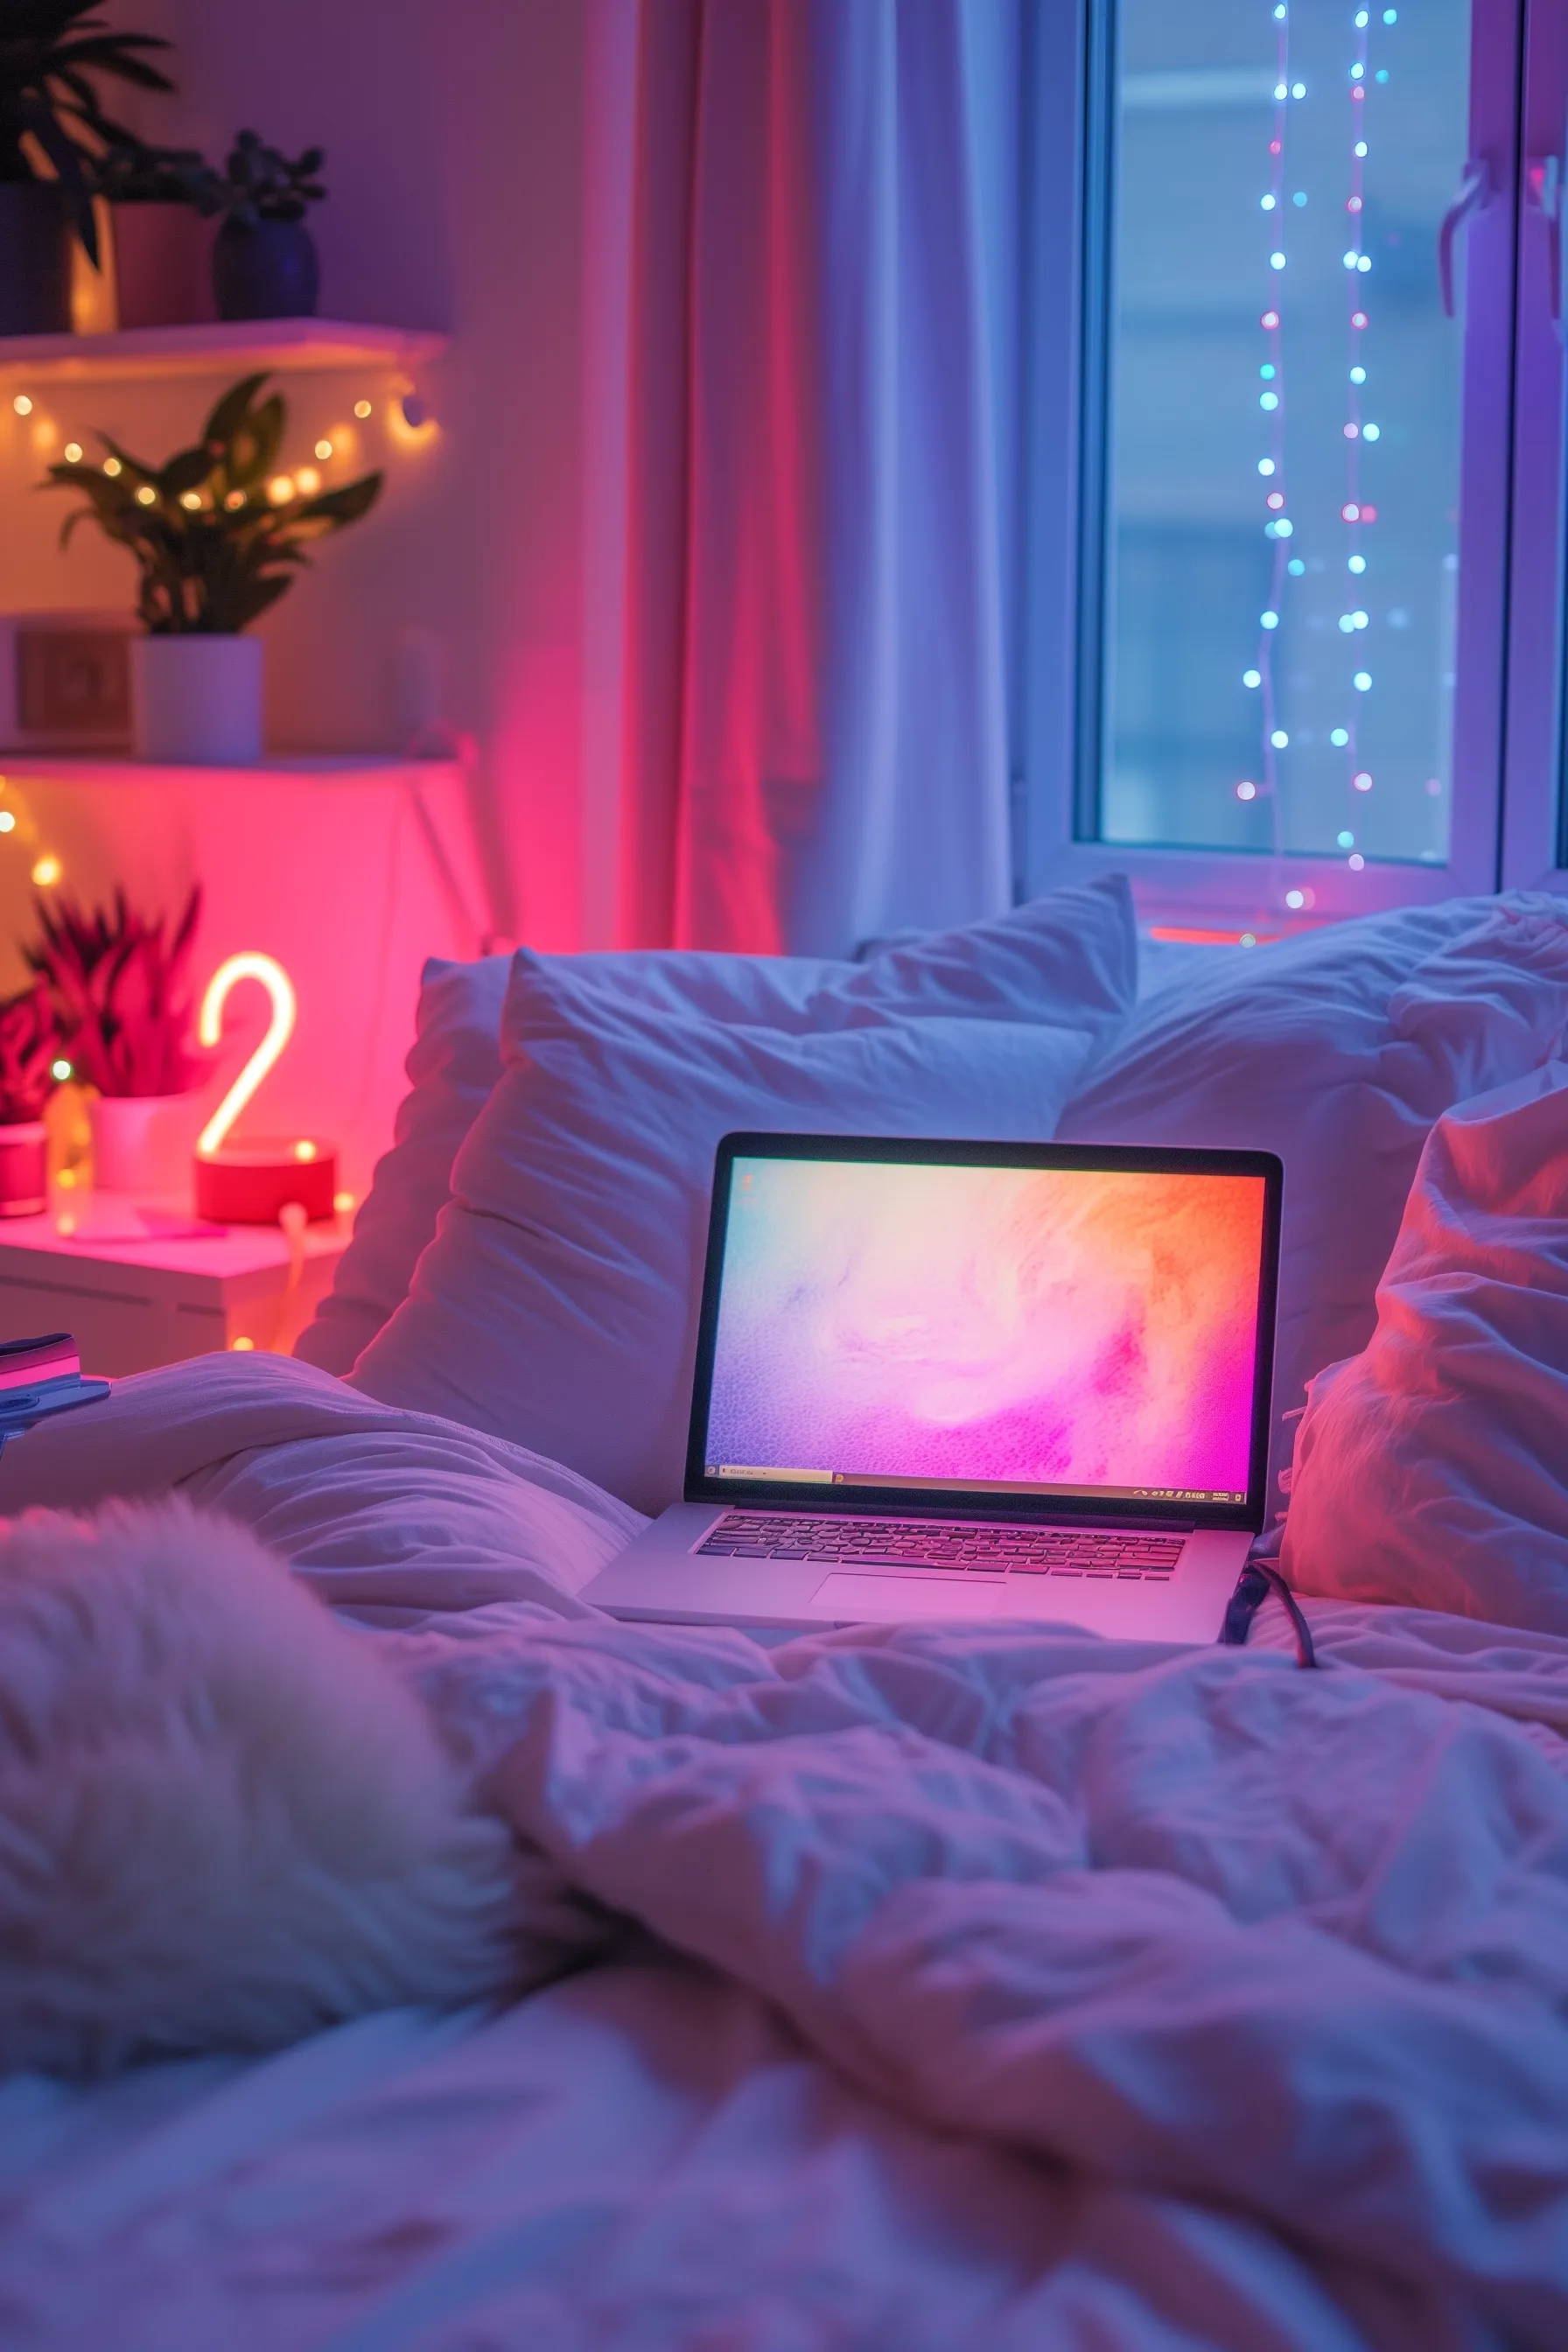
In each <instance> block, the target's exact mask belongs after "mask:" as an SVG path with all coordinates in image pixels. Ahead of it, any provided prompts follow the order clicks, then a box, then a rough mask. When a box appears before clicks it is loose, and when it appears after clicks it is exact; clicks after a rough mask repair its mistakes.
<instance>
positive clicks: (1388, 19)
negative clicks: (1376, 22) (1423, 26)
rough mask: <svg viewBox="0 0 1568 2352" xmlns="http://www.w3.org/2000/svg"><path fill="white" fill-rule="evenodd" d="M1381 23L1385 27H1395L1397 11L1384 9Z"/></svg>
mask: <svg viewBox="0 0 1568 2352" xmlns="http://www.w3.org/2000/svg"><path fill="white" fill-rule="evenodd" d="M1383 21H1384V24H1385V25H1397V24H1398V22H1399V11H1398V9H1397V8H1385V9H1384V12H1383Z"/></svg>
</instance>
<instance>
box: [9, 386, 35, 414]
mask: <svg viewBox="0 0 1568 2352" xmlns="http://www.w3.org/2000/svg"><path fill="white" fill-rule="evenodd" d="M11 405H12V407H13V408H14V409H15V410H16V414H17V415H18V416H31V415H32V413H33V404H32V402H31V401H30V400H29V399H28V397H27V395H26V393H25V392H19V393H18V394H16V398H15V400H13V402H12V403H11Z"/></svg>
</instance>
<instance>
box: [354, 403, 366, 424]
mask: <svg viewBox="0 0 1568 2352" xmlns="http://www.w3.org/2000/svg"><path fill="white" fill-rule="evenodd" d="M354 415H356V416H357V417H359V418H360V420H361V421H362V423H363V419H364V418H365V417H367V416H368V415H370V403H369V401H368V400H356V401H355V403H354Z"/></svg>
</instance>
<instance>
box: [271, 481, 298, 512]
mask: <svg viewBox="0 0 1568 2352" xmlns="http://www.w3.org/2000/svg"><path fill="white" fill-rule="evenodd" d="M267 495H268V498H269V499H271V501H272V503H273V505H274V506H275V507H286V506H287V505H288V503H289V499H291V498H292V497H293V495H294V480H293V477H292V475H290V474H274V475H273V477H272V479H271V480H270V481H269V482H268V485H267Z"/></svg>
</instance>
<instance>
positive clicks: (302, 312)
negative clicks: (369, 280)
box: [213, 220, 321, 319]
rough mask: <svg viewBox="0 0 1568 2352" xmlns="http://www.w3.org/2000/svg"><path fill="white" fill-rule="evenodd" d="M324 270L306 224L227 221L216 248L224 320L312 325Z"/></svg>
mask: <svg viewBox="0 0 1568 2352" xmlns="http://www.w3.org/2000/svg"><path fill="white" fill-rule="evenodd" d="M320 287H321V265H320V263H319V262H318V261H317V258H316V248H315V246H314V244H313V243H312V241H311V237H310V230H309V229H308V228H307V227H306V226H305V224H304V222H303V221H278V220H264V221H258V222H257V224H256V226H255V227H254V228H245V227H242V226H241V225H240V224H239V222H237V221H226V222H225V223H224V225H223V226H222V228H220V229H219V231H218V233H217V236H216V239H215V240H214V243H213V293H214V296H215V297H216V301H217V314H218V317H219V318H220V319H310V318H314V316H315V312H316V298H317V295H318V293H319V292H320Z"/></svg>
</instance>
